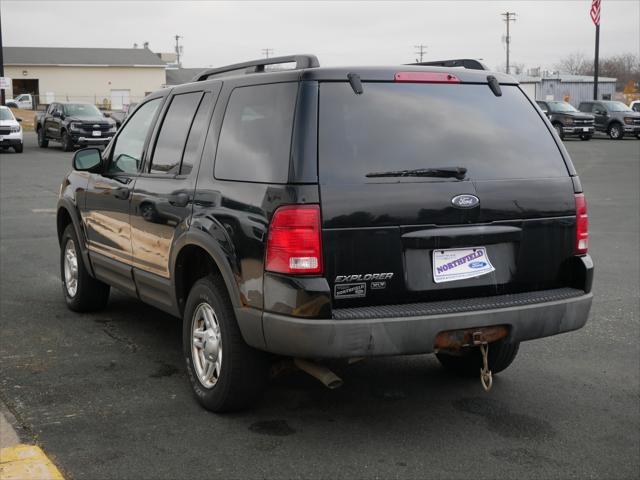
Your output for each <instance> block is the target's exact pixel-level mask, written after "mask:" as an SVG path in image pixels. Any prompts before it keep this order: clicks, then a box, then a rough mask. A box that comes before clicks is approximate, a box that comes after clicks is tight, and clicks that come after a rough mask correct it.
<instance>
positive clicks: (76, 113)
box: [64, 103, 102, 117]
mask: <svg viewBox="0 0 640 480" xmlns="http://www.w3.org/2000/svg"><path fill="white" fill-rule="evenodd" d="M64 114H65V115H68V116H70V117H101V116H102V113H100V110H98V108H97V107H96V106H95V105H89V104H87V103H68V104H66V105H65V106H64Z"/></svg>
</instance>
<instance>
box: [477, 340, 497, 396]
mask: <svg viewBox="0 0 640 480" xmlns="http://www.w3.org/2000/svg"><path fill="white" fill-rule="evenodd" d="M473 344H474V345H478V346H479V347H480V353H481V354H482V368H481V369H480V383H481V384H482V388H484V391H485V392H488V391H489V390H491V387H492V386H493V376H492V375H491V370H490V369H489V342H487V341H486V339H485V338H484V335H483V334H482V332H474V333H473Z"/></svg>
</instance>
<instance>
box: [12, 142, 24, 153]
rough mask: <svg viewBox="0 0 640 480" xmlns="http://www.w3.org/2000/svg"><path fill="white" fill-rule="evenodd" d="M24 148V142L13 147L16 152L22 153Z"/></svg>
mask: <svg viewBox="0 0 640 480" xmlns="http://www.w3.org/2000/svg"><path fill="white" fill-rule="evenodd" d="M23 149H24V144H22V143H21V144H20V145H16V146H14V147H13V150H14V151H15V152H16V153H22V150H23Z"/></svg>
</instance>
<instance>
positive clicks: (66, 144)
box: [60, 130, 73, 152]
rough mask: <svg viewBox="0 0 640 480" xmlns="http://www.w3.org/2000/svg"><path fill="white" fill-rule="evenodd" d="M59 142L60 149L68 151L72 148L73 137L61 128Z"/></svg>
mask: <svg viewBox="0 0 640 480" xmlns="http://www.w3.org/2000/svg"><path fill="white" fill-rule="evenodd" d="M60 142H61V143H62V150H63V151H64V152H70V151H71V150H73V139H72V138H71V136H70V135H69V134H68V133H67V131H66V130H63V132H62V137H61V138H60Z"/></svg>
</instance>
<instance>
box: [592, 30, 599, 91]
mask: <svg viewBox="0 0 640 480" xmlns="http://www.w3.org/2000/svg"><path fill="white" fill-rule="evenodd" d="M599 53H600V22H598V23H597V24H596V55H595V61H594V63H593V99H594V100H598V55H599Z"/></svg>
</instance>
